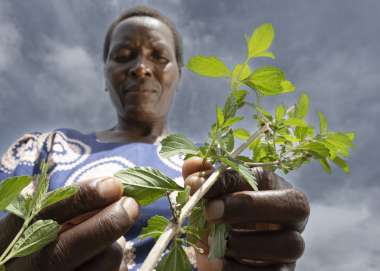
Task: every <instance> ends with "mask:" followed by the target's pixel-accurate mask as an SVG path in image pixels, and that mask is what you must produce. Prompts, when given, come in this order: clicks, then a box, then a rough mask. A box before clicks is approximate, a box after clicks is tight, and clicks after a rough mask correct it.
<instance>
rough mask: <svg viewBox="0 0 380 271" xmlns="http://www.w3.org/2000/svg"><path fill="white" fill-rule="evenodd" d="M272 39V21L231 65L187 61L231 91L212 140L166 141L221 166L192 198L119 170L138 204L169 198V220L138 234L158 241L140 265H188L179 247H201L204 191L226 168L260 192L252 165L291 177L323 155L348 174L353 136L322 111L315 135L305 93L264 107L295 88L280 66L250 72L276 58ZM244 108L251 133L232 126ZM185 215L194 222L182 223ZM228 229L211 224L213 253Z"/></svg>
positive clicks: (156, 174) (166, 153)
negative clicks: (267, 99) (332, 126)
mask: <svg viewBox="0 0 380 271" xmlns="http://www.w3.org/2000/svg"><path fill="white" fill-rule="evenodd" d="M273 39H274V30H273V27H272V25H271V24H263V25H261V26H259V27H258V28H257V29H255V30H254V31H253V33H252V35H251V36H250V37H246V42H247V54H246V58H245V60H244V61H243V62H242V63H239V64H236V65H235V66H234V68H233V69H232V70H230V69H229V68H228V67H227V65H225V64H224V63H223V61H222V60H220V59H219V58H217V57H215V56H209V57H207V56H195V57H192V58H191V59H190V60H189V62H188V64H187V68H188V69H190V70H191V71H192V72H194V73H196V74H198V75H201V76H207V77H214V78H224V79H228V80H229V85H230V89H231V91H230V93H229V95H228V97H227V99H226V101H225V103H224V105H223V107H221V106H217V107H216V121H215V123H213V124H212V125H211V129H210V132H209V138H208V139H207V140H206V142H205V143H204V144H203V145H202V146H200V147H197V146H196V145H195V144H193V143H192V142H191V140H189V139H188V138H186V137H185V136H183V135H180V134H174V135H169V136H168V137H166V138H165V139H164V140H162V141H161V149H160V155H161V156H162V157H164V158H167V157H171V156H174V155H183V156H184V159H187V158H189V157H192V156H200V157H202V158H203V159H204V161H206V160H208V161H210V162H211V163H212V164H217V165H220V166H219V168H218V169H217V170H215V172H214V173H213V174H212V175H211V176H210V177H209V178H208V179H207V180H206V182H205V183H204V184H203V185H202V188H201V189H199V190H198V191H196V192H195V193H194V194H193V195H192V196H190V191H189V188H182V187H180V186H179V185H177V184H176V182H175V181H174V180H172V179H170V178H169V177H167V176H165V175H164V174H162V173H161V172H160V171H158V170H155V169H152V168H147V167H136V168H129V169H126V170H123V171H120V172H118V173H117V174H115V177H117V178H119V179H120V180H121V181H122V183H123V185H124V188H125V193H126V194H127V195H129V196H132V197H134V198H135V199H136V200H137V201H138V202H139V203H140V204H141V205H148V204H151V203H152V202H154V201H155V200H156V199H158V198H160V197H162V196H165V195H167V196H168V198H169V202H170V208H171V210H172V215H173V217H172V219H171V220H168V219H167V218H165V217H162V216H154V217H152V218H151V219H150V220H149V221H148V225H147V226H146V227H145V228H144V229H143V230H142V232H141V235H140V238H146V237H153V238H155V239H157V242H156V245H155V246H154V247H153V249H152V250H151V251H150V253H149V255H148V257H147V259H146V260H145V262H144V264H143V266H142V268H141V269H140V270H142V271H148V270H153V268H156V270H158V271H160V270H178V271H181V270H191V265H190V262H189V260H188V259H187V257H186V254H185V252H184V250H183V247H182V246H193V247H195V248H196V249H199V248H197V247H196V241H197V240H199V239H200V236H202V232H203V231H204V229H205V228H206V227H205V225H206V220H205V218H204V216H203V208H204V200H203V196H204V195H205V194H206V193H207V191H208V190H209V189H210V188H211V186H212V185H213V184H214V183H215V182H216V181H217V179H218V176H219V175H220V173H221V172H223V171H224V170H225V169H227V168H232V169H234V170H236V171H237V172H239V173H240V175H241V176H243V177H244V178H245V180H246V181H247V182H248V183H249V184H250V185H251V186H252V188H253V189H254V190H257V184H256V180H255V176H254V175H253V173H252V170H251V169H252V168H253V167H264V168H266V169H268V170H272V171H276V170H280V171H282V172H283V173H285V174H286V173H288V172H289V171H291V170H295V169H297V168H299V167H300V166H302V165H303V164H305V163H308V162H310V161H311V160H318V161H319V162H320V163H321V165H322V167H323V169H324V170H325V171H327V172H329V173H330V172H331V166H330V164H331V163H334V164H335V165H337V166H338V167H340V168H342V170H343V171H344V172H346V173H348V172H349V166H348V165H347V163H346V161H345V160H344V158H345V157H349V155H350V149H351V148H352V147H353V143H352V142H353V140H354V138H355V134H354V133H352V132H349V133H346V132H334V131H331V130H329V128H328V124H327V120H326V118H325V117H324V115H323V113H321V112H318V116H319V133H318V132H316V129H315V128H314V126H313V125H311V124H309V123H308V122H307V121H306V117H307V114H308V111H309V98H308V96H307V94H306V93H301V95H300V96H299V99H298V101H297V103H296V104H295V105H292V106H289V107H287V106H285V105H282V104H281V105H278V106H276V107H275V110H274V114H271V113H270V112H269V111H268V110H266V109H265V108H263V106H262V105H261V99H262V98H263V97H264V96H273V95H280V94H285V93H289V92H293V91H294V90H295V87H294V85H293V84H292V83H291V82H290V81H289V80H287V79H286V77H285V73H284V72H283V71H282V70H281V69H280V68H279V67H276V66H263V67H259V68H256V69H254V70H251V67H250V65H249V64H250V62H251V61H252V60H254V59H256V58H259V57H267V58H272V59H274V58H275V55H274V54H273V53H272V52H270V51H269V48H270V46H271V44H272V41H273ZM250 91H252V92H253V93H254V94H255V95H254V96H255V99H254V100H253V101H249V100H248V94H249V92H250ZM244 106H248V107H250V108H252V109H253V116H252V119H253V121H254V122H255V123H256V125H257V126H258V127H257V130H256V131H255V132H253V133H251V132H250V131H248V130H247V129H245V128H242V127H240V128H235V127H236V124H238V123H239V122H240V121H241V120H243V116H239V115H238V112H239V109H241V108H242V107H244ZM252 126H253V125H252ZM237 141H242V144H241V145H240V146H238V147H237V148H235V145H236V142H237ZM246 149H248V150H249V151H250V153H251V155H242V152H243V151H244V150H246ZM170 193H173V194H174V196H175V198H176V200H175V202H173V201H171V200H170V198H171V197H169V194H170ZM187 217H189V223H188V224H187V225H185V226H183V224H184V221H185V219H186V218H187ZM227 231H228V227H227V225H223V224H219V225H212V228H211V236H212V239H213V242H212V247H211V250H210V253H209V257H222V256H223V255H224V250H225V237H226V233H227ZM171 240H174V241H173V242H172V244H171V246H170V249H169V253H168V254H167V255H166V256H165V257H164V258H163V259H162V260H161V261H160V262H159V259H160V257H161V255H162V253H163V252H164V251H165V249H166V248H167V246H168V245H169V243H170V241H171ZM158 262H159V263H158ZM157 263H158V265H157ZM156 265H157V266H156Z"/></svg>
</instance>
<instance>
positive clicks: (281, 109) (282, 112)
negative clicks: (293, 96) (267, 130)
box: [275, 104, 286, 121]
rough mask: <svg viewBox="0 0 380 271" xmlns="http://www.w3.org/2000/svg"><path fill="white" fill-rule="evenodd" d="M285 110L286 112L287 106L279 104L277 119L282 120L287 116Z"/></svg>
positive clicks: (276, 111)
mask: <svg viewBox="0 0 380 271" xmlns="http://www.w3.org/2000/svg"><path fill="white" fill-rule="evenodd" d="M285 112H286V110H285V107H284V106H283V105H282V104H280V105H279V106H277V107H276V110H275V117H276V121H280V120H282V119H283V118H284V116H285Z"/></svg>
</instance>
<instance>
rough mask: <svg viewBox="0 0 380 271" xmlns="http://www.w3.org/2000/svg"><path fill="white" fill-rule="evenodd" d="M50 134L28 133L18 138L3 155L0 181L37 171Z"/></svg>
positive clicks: (0, 164)
mask: <svg viewBox="0 0 380 271" xmlns="http://www.w3.org/2000/svg"><path fill="white" fill-rule="evenodd" d="M48 136H49V134H48V133H46V134H43V133H27V134H24V135H23V136H21V137H20V138H18V139H17V140H16V142H15V143H13V144H12V145H11V146H10V147H9V148H8V150H7V151H6V152H5V153H4V154H3V156H2V157H1V160H0V182H1V181H2V180H4V179H6V178H9V177H12V176H21V175H33V174H35V173H37V172H38V171H39V161H40V158H41V153H42V152H43V151H44V144H45V142H46V139H47V137H48Z"/></svg>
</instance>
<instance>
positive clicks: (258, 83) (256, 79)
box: [243, 66, 295, 96]
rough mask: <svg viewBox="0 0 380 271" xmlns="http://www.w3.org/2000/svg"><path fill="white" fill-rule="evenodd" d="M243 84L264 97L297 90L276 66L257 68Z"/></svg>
mask: <svg viewBox="0 0 380 271" xmlns="http://www.w3.org/2000/svg"><path fill="white" fill-rule="evenodd" d="M243 83H244V84H246V85H247V86H249V87H250V88H252V89H256V90H257V91H258V92H259V93H260V94H262V95H264V96H272V95H279V94H284V93H288V92H292V91H294V90H295V88H294V86H293V85H292V84H291V83H290V82H289V81H287V80H286V79H285V73H284V72H283V71H282V70H281V69H280V68H278V67H274V66H264V67H260V68H257V69H256V70H255V71H253V73H252V74H251V75H250V76H249V77H248V78H247V79H246V80H244V81H243Z"/></svg>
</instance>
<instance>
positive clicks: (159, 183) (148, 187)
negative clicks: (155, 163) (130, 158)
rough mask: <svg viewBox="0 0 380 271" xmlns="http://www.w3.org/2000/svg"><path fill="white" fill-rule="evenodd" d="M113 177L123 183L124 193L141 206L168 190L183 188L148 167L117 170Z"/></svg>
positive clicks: (156, 198)
mask: <svg viewBox="0 0 380 271" xmlns="http://www.w3.org/2000/svg"><path fill="white" fill-rule="evenodd" d="M115 177H116V178H118V179H119V180H120V181H121V183H122V184H123V187H124V194H125V195H127V196H129V197H133V198H134V199H135V200H137V201H138V202H139V203H140V204H141V205H143V206H146V205H149V204H151V203H152V202H154V201H156V200H158V199H159V198H161V197H162V196H164V195H166V193H168V192H173V191H181V190H183V188H182V187H181V186H179V185H178V184H177V183H176V182H175V181H174V180H172V179H171V178H169V177H168V176H166V175H164V174H163V173H162V172H160V171H159V170H157V169H153V168H150V167H135V168H128V169H125V170H121V171H119V172H117V173H116V174H115Z"/></svg>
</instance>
